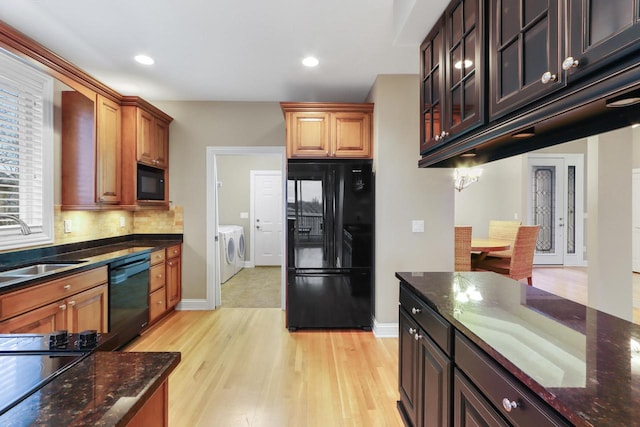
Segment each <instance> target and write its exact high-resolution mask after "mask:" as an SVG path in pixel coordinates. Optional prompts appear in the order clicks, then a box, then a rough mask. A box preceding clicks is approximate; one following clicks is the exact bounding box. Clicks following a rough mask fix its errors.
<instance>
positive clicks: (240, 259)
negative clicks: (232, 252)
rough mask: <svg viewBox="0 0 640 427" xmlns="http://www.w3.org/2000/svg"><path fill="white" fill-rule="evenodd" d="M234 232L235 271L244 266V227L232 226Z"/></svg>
mask: <svg viewBox="0 0 640 427" xmlns="http://www.w3.org/2000/svg"><path fill="white" fill-rule="evenodd" d="M234 228H235V232H236V273H237V272H238V271H240V270H242V269H243V268H244V247H245V246H244V227H242V226H240V225H237V226H234Z"/></svg>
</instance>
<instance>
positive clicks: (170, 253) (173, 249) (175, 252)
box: [167, 245, 182, 259]
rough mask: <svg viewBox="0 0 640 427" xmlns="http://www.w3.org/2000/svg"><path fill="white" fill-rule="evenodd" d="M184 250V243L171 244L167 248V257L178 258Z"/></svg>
mask: <svg viewBox="0 0 640 427" xmlns="http://www.w3.org/2000/svg"><path fill="white" fill-rule="evenodd" d="M181 252H182V245H175V246H170V247H168V248H167V259H171V258H177V257H179V256H180V253H181Z"/></svg>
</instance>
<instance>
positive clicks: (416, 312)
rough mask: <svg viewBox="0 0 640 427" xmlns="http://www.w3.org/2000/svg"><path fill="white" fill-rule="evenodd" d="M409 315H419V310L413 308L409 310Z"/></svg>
mask: <svg viewBox="0 0 640 427" xmlns="http://www.w3.org/2000/svg"><path fill="white" fill-rule="evenodd" d="M411 313H413V314H418V313H420V309H419V308H415V307H413V308H412V309H411Z"/></svg>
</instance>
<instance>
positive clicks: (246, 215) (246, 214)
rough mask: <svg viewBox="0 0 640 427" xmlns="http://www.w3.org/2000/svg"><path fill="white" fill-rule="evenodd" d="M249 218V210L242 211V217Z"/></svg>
mask: <svg viewBox="0 0 640 427" xmlns="http://www.w3.org/2000/svg"><path fill="white" fill-rule="evenodd" d="M247 218H249V212H240V219H247Z"/></svg>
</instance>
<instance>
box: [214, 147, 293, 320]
mask: <svg viewBox="0 0 640 427" xmlns="http://www.w3.org/2000/svg"><path fill="white" fill-rule="evenodd" d="M285 166H286V157H285V149H284V147H208V148H207V300H209V299H211V302H212V303H213V304H211V305H213V306H214V308H216V307H220V306H224V307H280V308H282V309H284V307H285V289H286V288H285V283H286V281H285V278H286V271H285V265H284V261H285V259H284V257H283V256H282V253H283V252H284V247H285V242H284V238H285V231H284V222H283V221H282V218H284V214H285V208H284V206H285V205H284V203H283V197H284V194H285V188H284V184H283V183H282V179H281V177H282V176H285ZM256 251H257V252H256ZM265 259H268V262H265Z"/></svg>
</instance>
